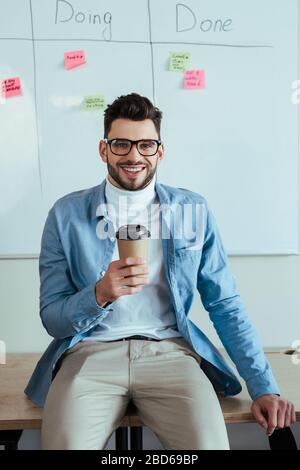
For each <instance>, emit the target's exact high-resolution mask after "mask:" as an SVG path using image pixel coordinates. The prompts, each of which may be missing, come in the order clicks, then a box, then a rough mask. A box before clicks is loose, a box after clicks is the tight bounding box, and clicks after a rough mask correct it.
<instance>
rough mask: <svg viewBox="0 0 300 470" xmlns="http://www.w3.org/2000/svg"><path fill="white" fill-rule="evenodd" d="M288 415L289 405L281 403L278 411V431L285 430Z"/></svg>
mask: <svg viewBox="0 0 300 470" xmlns="http://www.w3.org/2000/svg"><path fill="white" fill-rule="evenodd" d="M286 413H287V404H286V403H285V402H281V403H280V404H279V407H278V411H277V428H278V429H282V428H284V423H285V418H286Z"/></svg>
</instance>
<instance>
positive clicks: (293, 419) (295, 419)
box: [291, 404, 297, 423]
mask: <svg viewBox="0 0 300 470" xmlns="http://www.w3.org/2000/svg"><path fill="white" fill-rule="evenodd" d="M291 415H292V422H293V423H296V421H297V417H296V410H295V406H294V405H293V404H292V411H291Z"/></svg>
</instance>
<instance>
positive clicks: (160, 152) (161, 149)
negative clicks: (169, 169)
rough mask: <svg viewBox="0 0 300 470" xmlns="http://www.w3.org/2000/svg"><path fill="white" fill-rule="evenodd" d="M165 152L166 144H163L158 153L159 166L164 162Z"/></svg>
mask: <svg viewBox="0 0 300 470" xmlns="http://www.w3.org/2000/svg"><path fill="white" fill-rule="evenodd" d="M164 152H165V146H164V144H161V145H160V147H159V149H158V151H157V157H158V158H157V160H158V161H157V164H158V165H159V164H160V162H161V161H162V159H163V157H164Z"/></svg>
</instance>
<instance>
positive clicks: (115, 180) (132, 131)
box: [99, 119, 164, 191]
mask: <svg viewBox="0 0 300 470" xmlns="http://www.w3.org/2000/svg"><path fill="white" fill-rule="evenodd" d="M108 139H130V140H140V139H155V140H158V135H157V131H156V129H155V126H154V123H153V121H151V119H145V120H144V121H131V120H130V119H115V120H114V121H113V122H112V126H111V129H110V131H109V134H108ZM99 152H100V156H101V158H102V160H103V161H104V162H105V163H107V171H108V179H109V181H110V182H111V183H112V184H113V185H114V186H117V187H118V188H122V189H126V190H129V191H137V190H139V189H143V188H145V187H146V186H147V185H148V184H149V183H150V181H151V180H152V178H153V177H154V175H155V172H156V168H157V165H158V164H159V163H160V161H161V160H162V158H163V152H164V148H163V145H161V146H160V147H159V148H158V151H157V153H156V154H155V155H153V156H151V157H145V156H142V155H140V154H139V152H138V150H137V148H136V145H133V146H132V148H131V151H130V153H129V154H128V155H123V156H119V155H114V154H113V153H112V152H111V150H110V147H109V145H108V144H106V143H105V142H104V140H101V141H100V144H99ZM125 168H137V169H139V171H137V172H130V171H126V169H125Z"/></svg>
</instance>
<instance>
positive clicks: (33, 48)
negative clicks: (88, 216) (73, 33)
mask: <svg viewBox="0 0 300 470" xmlns="http://www.w3.org/2000/svg"><path fill="white" fill-rule="evenodd" d="M29 3H30V16H31V34H32V55H33V87H34V106H35V122H36V141H37V152H38V166H39V180H40V189H41V195H43V184H42V172H41V156H40V141H39V120H38V111H37V93H36V59H35V42H34V30H33V14H32V3H31V0H29Z"/></svg>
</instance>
